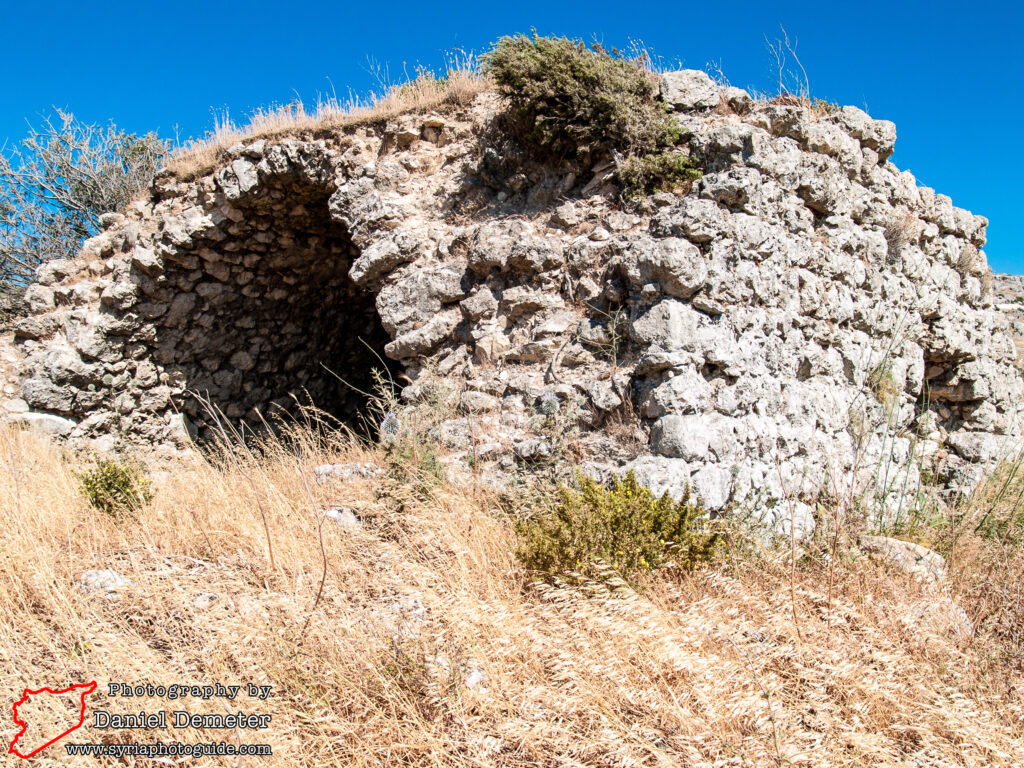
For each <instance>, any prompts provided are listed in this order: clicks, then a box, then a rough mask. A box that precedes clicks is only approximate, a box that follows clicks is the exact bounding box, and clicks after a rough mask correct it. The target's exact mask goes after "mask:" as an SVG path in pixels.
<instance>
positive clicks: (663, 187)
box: [618, 152, 701, 197]
mask: <svg viewBox="0 0 1024 768" xmlns="http://www.w3.org/2000/svg"><path fill="white" fill-rule="evenodd" d="M618 177H619V183H621V184H622V189H623V192H625V194H626V196H627V197H635V196H637V195H642V194H643V193H645V192H653V191H656V192H672V191H674V190H675V189H677V188H678V187H681V186H682V185H683V184H685V183H686V182H690V181H695V180H696V179H699V178H700V177H701V172H700V170H698V169H697V168H696V166H694V164H693V158H691V157H690V156H689V155H687V154H683V153H680V152H671V153H669V152H662V153H654V154H649V155H644V156H643V157H630V158H628V159H627V160H626V161H625V162H623V163H622V165H621V166H619V170H618Z"/></svg>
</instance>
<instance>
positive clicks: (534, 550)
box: [517, 472, 722, 579]
mask: <svg viewBox="0 0 1024 768" xmlns="http://www.w3.org/2000/svg"><path fill="white" fill-rule="evenodd" d="M578 482H579V485H580V490H579V491H578V492H577V491H574V490H572V489H570V488H566V487H565V486H561V487H560V488H559V493H558V499H557V501H556V503H554V504H552V505H551V506H550V507H548V508H546V509H545V510H544V511H542V512H541V513H540V514H538V515H536V516H534V517H531V518H528V519H525V520H523V521H521V522H520V523H519V524H518V525H517V529H518V533H519V537H520V544H519V550H518V552H517V554H518V555H519V558H520V560H521V561H522V562H523V564H524V565H526V566H527V567H528V568H530V569H532V570H535V571H543V572H546V573H551V574H558V573H566V572H582V573H586V572H593V571H594V569H595V568H596V567H599V566H600V565H602V564H603V565H608V566H611V567H613V568H615V569H616V570H617V571H618V572H619V573H620V574H621V575H622V576H623V577H624V578H627V579H628V578H630V577H631V576H635V575H637V574H640V573H644V572H646V571H650V570H653V569H655V568H658V567H660V566H662V565H665V564H667V563H674V564H676V565H678V566H680V567H682V568H684V569H687V570H691V569H693V568H695V567H697V566H699V565H701V564H703V563H707V562H709V561H710V560H711V559H712V558H713V557H714V556H715V552H716V550H717V549H718V547H719V545H720V544H721V543H722V535H721V533H720V532H719V531H717V530H715V529H714V527H713V526H712V524H711V523H710V522H709V520H708V515H707V511H706V510H705V509H704V508H703V507H702V506H701V505H700V504H698V503H697V502H695V501H693V500H691V497H690V492H689V489H687V492H686V493H685V494H684V495H683V498H681V499H680V500H679V501H674V500H673V499H672V497H671V496H669V495H668V494H667V493H666V494H664V495H663V496H661V498H656V497H655V496H654V494H653V493H651V490H650V489H649V488H646V487H644V486H642V485H640V483H638V482H637V479H636V477H635V476H634V474H633V473H632V472H629V473H628V474H627V475H626V476H625V477H623V478H622V479H617V480H615V481H614V482H613V483H612V486H611V487H610V488H605V487H604V486H603V485H601V484H600V483H598V482H597V481H595V480H592V479H590V478H588V477H584V476H580V477H579V478H578Z"/></svg>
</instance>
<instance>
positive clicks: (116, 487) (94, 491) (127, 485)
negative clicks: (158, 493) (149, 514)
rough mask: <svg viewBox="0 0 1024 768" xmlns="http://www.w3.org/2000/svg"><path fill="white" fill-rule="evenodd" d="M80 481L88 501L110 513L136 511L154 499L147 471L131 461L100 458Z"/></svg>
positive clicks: (119, 513)
mask: <svg viewBox="0 0 1024 768" xmlns="http://www.w3.org/2000/svg"><path fill="white" fill-rule="evenodd" d="M78 480H79V483H80V486H81V489H82V493H83V494H85V497H86V498H87V499H88V500H89V504H91V505H92V506H93V507H94V508H96V509H98V510H99V511H101V512H106V513H107V514H108V515H114V516H118V515H122V514H125V513H131V512H137V511H138V510H140V509H141V508H142V507H143V506H144V505H145V504H146V502H148V501H149V500H150V498H152V491H151V489H150V484H149V480H148V479H147V478H146V473H145V472H144V471H143V470H142V468H141V467H139V466H138V465H137V464H133V463H131V462H123V461H117V460H115V459H104V460H98V461H97V462H96V465H95V466H94V467H92V468H91V469H88V470H86V471H85V472H82V473H81V474H79V475H78Z"/></svg>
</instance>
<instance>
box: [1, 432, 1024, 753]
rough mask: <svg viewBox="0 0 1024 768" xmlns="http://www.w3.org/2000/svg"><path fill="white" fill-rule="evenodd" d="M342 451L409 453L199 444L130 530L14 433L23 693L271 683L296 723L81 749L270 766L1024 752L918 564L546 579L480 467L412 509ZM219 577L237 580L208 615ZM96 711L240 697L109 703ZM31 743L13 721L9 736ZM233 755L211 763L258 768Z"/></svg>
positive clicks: (198, 706)
mask: <svg viewBox="0 0 1024 768" xmlns="http://www.w3.org/2000/svg"><path fill="white" fill-rule="evenodd" d="M327 461H373V462H377V463H380V464H384V463H385V461H384V457H383V456H382V455H381V452H380V451H379V450H378V449H375V448H365V447H362V446H360V445H356V444H352V443H348V442H344V441H335V442H323V441H317V440H314V439H313V438H312V437H309V436H307V437H305V438H303V439H302V440H300V442H299V443H298V444H297V447H293V448H292V449H290V450H289V449H285V447H284V446H282V445H280V444H271V445H269V446H268V449H267V451H266V452H265V453H264V454H263V455H262V457H260V458H257V457H255V456H253V455H251V454H248V453H234V454H231V455H228V454H225V455H222V456H220V457H215V458H213V459H211V460H209V461H206V460H195V461H183V462H181V463H179V464H175V465H172V466H167V467H164V468H162V469H161V468H157V469H154V470H152V475H153V479H154V485H155V491H156V494H155V497H154V498H153V500H152V501H151V502H150V504H149V505H148V507H147V508H145V509H144V510H143V511H142V512H141V513H140V514H139V515H138V518H137V519H132V520H121V521H118V520H115V519H113V518H111V517H109V516H107V515H104V514H102V513H100V512H97V511H95V510H93V509H91V508H89V507H88V506H87V505H86V503H85V501H84V499H83V497H82V496H81V495H80V493H79V492H78V489H77V487H76V480H75V478H74V476H73V474H72V470H73V469H74V468H76V467H78V466H81V465H82V464H84V463H85V462H86V457H81V456H75V455H73V454H69V453H66V452H63V451H62V450H60V449H58V448H56V447H54V446H53V445H51V444H50V443H48V442H46V441H44V440H42V439H40V438H37V437H35V436H33V435H31V434H28V433H25V432H21V431H13V430H7V431H4V432H2V433H0V464H2V466H3V469H2V470H0V515H2V517H3V525H2V526H0V538H2V544H0V558H2V561H3V566H2V568H0V655H2V658H3V662H4V663H3V665H2V666H0V681H2V682H0V690H2V691H3V693H2V694H0V698H3V699H4V700H5V701H11V700H13V699H15V698H17V696H18V695H20V692H21V690H22V688H24V687H35V686H41V685H49V686H51V687H56V686H58V685H60V686H65V685H68V684H71V683H79V682H82V681H84V680H91V679H96V680H98V681H99V682H100V689H101V691H103V692H104V693H105V684H106V683H108V682H136V681H138V682H151V683H154V684H167V683H174V682H190V683H191V682H194V683H214V682H222V683H225V684H239V683H243V684H244V683H247V682H252V683H258V684H261V685H272V686H274V693H275V695H274V696H273V698H272V699H270V700H269V702H267V703H266V704H259V703H252V702H251V701H249V700H244V701H241V702H238V703H236V704H235V705H234V706H233V707H232V709H236V710H237V709H244V710H245V711H249V712H257V713H266V714H271V715H273V721H272V724H271V727H270V728H269V729H268V730H267V731H265V732H259V733H256V734H252V733H250V732H242V733H235V732H227V733H226V734H225V733H224V732H217V731H206V732H197V731H184V732H174V731H171V732H168V733H159V732H158V733H155V734H153V733H149V734H147V733H145V732H139V731H134V732H133V731H121V732H117V731H97V730H93V729H89V728H86V729H84V730H83V731H80V732H79V734H80V738H77V739H74V740H76V741H79V742H100V741H108V742H110V741H113V742H125V741H132V740H141V741H149V740H152V739H153V738H157V739H163V740H172V739H177V740H180V741H183V742H202V741H217V740H220V739H226V740H228V741H232V742H234V741H238V740H240V741H242V742H243V743H253V742H267V743H270V744H271V745H272V746H273V748H274V753H275V756H274V757H273V758H270V759H263V760H262V761H261V762H260V763H259V764H265V765H288V766H334V765H337V766H383V765H424V766H426V765H429V766H474V767H477V766H582V765H587V766H627V765H630V766H638V765H644V766H669V765H708V766H711V765H716V766H729V765H736V766H740V765H750V766H760V765H776V766H777V765H791V764H807V765H815V766H825V765H829V766H831V765H837V766H840V765H841V766H860V765H868V764H870V765H892V766H896V765H930V766H934V765H977V766H981V765H1019V764H1020V763H1021V760H1022V759H1024V748H1022V747H1021V746H1020V743H1019V742H1018V741H1017V738H1016V737H1018V736H1020V735H1021V734H1020V723H1021V720H1020V712H1019V707H1018V708H1017V709H1006V708H1004V709H1002V710H1001V709H1000V706H1001V703H1000V702H998V701H995V700H991V699H990V698H989V697H988V695H986V694H983V691H984V690H985V689H984V688H983V687H982V685H981V680H980V678H979V676H978V673H977V664H976V662H975V659H974V655H973V654H972V653H971V652H970V650H969V649H964V648H961V647H959V646H958V645H957V641H956V639H955V638H954V637H951V636H948V635H946V634H943V633H942V632H941V631H940V630H927V631H926V630H921V629H915V625H914V622H912V621H910V620H908V617H910V616H912V615H913V613H914V610H915V606H917V605H919V604H920V603H921V601H927V600H930V599H932V598H933V597H934V595H930V594H929V593H928V592H927V591H926V590H925V589H924V588H923V587H921V586H919V585H916V584H914V583H913V582H909V581H907V579H906V578H905V577H902V576H896V575H892V574H889V573H887V572H885V571H884V570H881V569H879V568H878V567H876V566H874V565H872V564H870V563H868V562H865V561H858V562H856V563H853V564H844V565H842V566H841V567H840V568H839V569H838V570H839V574H838V576H837V580H836V585H835V586H834V588H833V590H832V598H831V600H829V599H828V597H827V595H826V593H825V587H824V584H825V582H826V581H827V579H826V578H825V576H824V572H823V569H822V568H821V567H819V566H814V565H806V566H802V567H800V568H798V569H797V570H796V575H795V577H793V579H794V582H793V583H792V584H790V578H791V577H790V572H789V567H788V564H787V563H786V558H785V557H782V558H781V559H776V558H775V556H773V555H772V554H771V553H763V554H762V555H761V556H760V557H758V558H755V559H742V560H735V561H733V562H732V563H731V564H726V565H721V566H716V567H715V568H713V569H711V570H709V571H707V572H704V573H701V574H695V575H691V576H684V575H682V574H673V573H672V572H671V571H669V572H665V573H663V574H662V575H661V576H660V577H658V578H657V579H656V580H655V581H654V582H652V583H651V584H650V585H649V586H648V588H647V589H646V590H645V591H644V593H643V595H639V594H637V593H635V592H633V591H632V590H630V589H629V588H627V587H625V586H624V585H623V584H622V583H620V582H617V581H616V580H614V579H611V580H607V581H605V582H602V583H593V584H590V585H587V586H584V587H579V586H576V587H571V586H566V585H561V586H558V585H556V586H550V585H548V586H539V585H530V583H529V580H528V578H527V575H526V574H525V573H524V572H523V571H522V569H521V567H520V566H519V565H518V564H517V563H516V561H515V559H514V557H513V555H512V552H513V549H514V539H513V532H512V528H511V526H510V525H509V523H508V521H507V520H505V519H503V518H502V517H501V516H499V515H498V514H497V512H495V511H494V510H496V508H497V506H498V505H497V504H496V503H495V499H494V498H492V497H491V496H490V495H489V494H488V493H487V492H485V491H482V490H479V489H477V490H474V488H473V483H472V481H471V479H466V481H465V482H464V483H463V482H462V481H460V480H452V481H450V482H448V483H446V484H445V485H443V486H441V487H439V488H436V489H435V490H434V491H433V494H432V495H431V496H428V497H423V496H417V495H416V494H405V495H403V497H402V499H401V503H400V504H396V503H395V502H394V501H393V500H392V499H391V498H390V497H389V495H388V494H391V493H393V492H394V482H393V481H392V482H385V481H382V480H372V479H371V480H367V479H359V480H353V481H350V482H348V483H345V484H342V485H340V486H334V487H329V486H325V487H321V486H318V485H317V484H316V483H314V482H313V481H312V480H311V474H312V469H313V467H314V466H315V465H318V464H320V463H324V462H327ZM423 498H426V500H425V501H424V500H419V499H423ZM334 504H344V505H346V506H349V507H353V508H355V509H356V510H357V511H359V512H360V514H361V515H362V516H363V517H364V518H365V520H366V522H365V523H364V525H363V527H362V528H359V529H348V528H342V527H340V526H335V525H334V524H333V523H331V522H330V521H327V522H326V523H325V524H324V526H323V528H322V534H323V538H322V544H323V548H322V549H321V538H320V534H321V527H320V523H321V521H322V520H323V517H322V514H321V513H322V511H323V510H324V509H326V508H328V507H329V506H331V505H334ZM398 509H401V510H402V511H401V512H399V511H397V510H398ZM262 515H265V516H266V527H264V521H263V519H262ZM267 532H269V543H270V544H271V545H272V548H273V557H274V566H273V567H272V566H271V564H270V558H269V557H268V535H267ZM325 563H326V567H325ZM94 568H113V569H115V570H117V571H118V572H120V573H122V574H123V575H125V576H127V577H128V578H130V579H131V580H132V582H133V584H132V586H131V587H129V588H128V589H126V590H125V591H124V593H123V597H122V599H121V600H119V601H109V600H105V599H102V598H100V597H98V596H96V595H87V594H84V593H83V592H82V591H81V590H80V589H79V588H78V586H77V582H78V579H79V576H80V574H81V573H82V571H84V570H87V569H94ZM321 583H322V585H323V586H322V591H321ZM1019 583H1020V582H1019V581H1018V582H1017V584H1018V585H1019ZM791 587H792V590H791ZM205 593H212V594H214V595H216V596H217V597H216V599H215V600H213V601H212V602H211V603H210V604H209V605H205V604H204V601H203V600H197V598H198V597H199V596H201V595H203V594H205ZM318 594H319V599H318ZM791 594H795V595H796V601H797V604H796V606H795V612H794V610H793V606H792V605H791V602H790V601H791V597H790V595H791ZM794 613H795V616H796V617H797V620H796V622H794V620H793V616H794ZM91 706H92V707H93V708H94V709H95V708H97V707H101V706H106V707H109V709H111V710H112V711H118V712H128V711H137V710H139V709H146V710H149V711H152V710H156V709H162V708H167V709H178V708H185V709H191V710H193V711H200V712H223V711H224V710H225V705H224V704H223V703H220V702H216V701H211V702H210V703H205V704H204V703H203V702H198V703H196V702H191V701H188V702H186V703H184V704H183V705H182V704H180V703H174V702H166V701H160V700H155V699H131V700H109V699H107V697H106V696H105V695H95V696H94V697H93V698H92V700H91ZM12 732H13V729H12V728H11V723H10V722H9V720H5V721H4V722H3V723H2V725H0V736H3V737H4V738H7V739H9V738H10V737H11V735H12ZM44 755H49V760H50V761H53V762H50V763H49V764H54V765H55V764H58V763H59V764H61V765H65V764H67V765H78V764H81V765H86V764H88V765H94V764H96V760H95V758H73V759H69V758H65V757H64V755H63V752H62V751H61V750H60V749H59V748H55V747H51V748H50V750H49V751H48V752H47V753H44ZM218 760H223V759H222V758H203V759H199V760H196V761H194V762H193V763H192V764H195V765H221V764H224V765H243V764H245V765H249V764H252V763H241V762H238V761H224V762H218ZM38 762H39V764H41V765H46V764H48V761H47V760H38Z"/></svg>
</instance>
